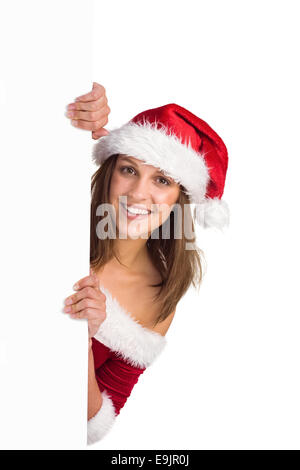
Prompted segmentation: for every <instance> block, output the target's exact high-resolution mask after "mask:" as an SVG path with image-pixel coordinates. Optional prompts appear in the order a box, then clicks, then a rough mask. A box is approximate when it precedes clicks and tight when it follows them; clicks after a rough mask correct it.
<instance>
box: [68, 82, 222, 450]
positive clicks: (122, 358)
mask: <svg viewBox="0 0 300 470" xmlns="http://www.w3.org/2000/svg"><path fill="white" fill-rule="evenodd" d="M109 112H110V109H109V107H108V106H107V98H106V96H105V89H104V88H103V87H102V86H101V85H99V84H97V83H94V85H93V91H92V92H91V93H88V94H87V95H83V96H81V97H79V98H77V99H76V101H75V103H73V104H71V105H69V106H68V113H67V116H68V117H69V118H72V124H73V125H75V126H76V127H79V128H82V129H86V130H91V131H92V137H93V138H94V139H99V137H100V139H99V140H98V142H97V144H96V145H95V147H94V151H93V160H94V162H95V163H96V164H97V165H99V169H98V170H97V171H96V172H95V174H94V175H93V177H92V203H91V247H90V266H91V268H90V276H87V277H85V278H83V279H81V280H80V281H79V282H78V283H77V285H75V286H74V289H75V290H77V293H76V294H73V295H71V296H69V297H68V298H67V299H66V300H65V303H66V307H65V309H64V311H65V312H66V313H70V314H71V317H72V318H87V320H88V330H89V338H90V342H89V382H88V443H93V442H96V441H97V440H99V439H101V438H102V437H103V436H104V435H105V434H106V433H107V432H108V430H109V429H110V427H111V425H112V424H113V422H114V420H115V417H116V416H117V415H118V414H119V412H120V409H121V408H122V407H123V406H124V404H125V402H126V400H127V399H128V397H129V395H130V393H131V390H132V388H133V386H134V384H135V383H136V382H137V381H138V379H139V376H140V375H141V374H142V373H143V372H144V371H145V369H146V368H147V367H149V366H150V365H151V364H152V363H153V361H154V360H155V359H156V357H157V356H158V355H159V354H160V353H161V351H162V350H163V348H164V347H165V344H166V340H165V335H166V333H167V331H168V329H169V327H170V324H171V322H172V320H173V318H174V314H175V310H176V305H177V303H178V301H179V300H180V299H181V298H182V296H183V295H184V294H185V292H186V291H187V289H188V288H189V286H190V285H191V284H193V285H194V286H197V285H198V286H199V285H200V282H201V278H202V265H201V251H200V250H199V249H197V247H196V244H195V236H194V224H193V218H192V213H191V209H190V203H194V204H196V208H195V220H196V221H197V222H198V223H199V224H200V225H202V226H203V227H218V228H221V227H223V226H224V225H225V224H227V223H228V215H229V213H228V208H227V205H226V203H225V202H224V201H222V200H221V196H222V193H223V189H224V184H225V176H226V172H227V163H228V156H227V150H226V147H225V145H224V143H223V141H222V140H221V138H220V137H219V136H218V135H217V134H216V133H215V132H214V131H213V130H212V129H211V128H210V127H209V126H208V124H206V123H205V122H204V121H203V120H201V119H199V118H198V117H197V116H195V115H193V114H192V113H190V112H189V111H187V110H186V109H184V108H182V107H180V106H178V105H176V104H169V105H166V106H162V107H160V108H154V109H150V110H147V111H145V112H142V113H140V114H138V115H137V116H135V117H134V118H133V119H131V120H130V121H129V122H128V123H127V124H125V125H124V126H122V127H121V128H119V129H114V130H112V131H111V132H108V131H107V130H106V129H104V127H103V126H104V125H106V124H107V122H108V118H107V117H108V114H109Z"/></svg>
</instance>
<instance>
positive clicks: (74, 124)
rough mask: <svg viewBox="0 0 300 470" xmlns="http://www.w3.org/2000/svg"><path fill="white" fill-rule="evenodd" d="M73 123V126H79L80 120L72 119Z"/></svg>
mask: <svg viewBox="0 0 300 470" xmlns="http://www.w3.org/2000/svg"><path fill="white" fill-rule="evenodd" d="M71 124H72V126H74V127H77V126H78V122H77V121H76V119H73V120H72V121H71Z"/></svg>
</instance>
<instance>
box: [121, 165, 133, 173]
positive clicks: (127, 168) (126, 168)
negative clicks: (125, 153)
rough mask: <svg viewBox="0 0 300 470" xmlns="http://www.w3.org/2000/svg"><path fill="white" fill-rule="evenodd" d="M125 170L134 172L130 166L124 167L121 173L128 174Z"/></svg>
mask: <svg viewBox="0 0 300 470" xmlns="http://www.w3.org/2000/svg"><path fill="white" fill-rule="evenodd" d="M124 170H132V171H134V169H133V168H131V167H130V166H123V167H122V168H121V173H127V171H124Z"/></svg>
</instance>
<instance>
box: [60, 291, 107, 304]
mask: <svg viewBox="0 0 300 470" xmlns="http://www.w3.org/2000/svg"><path fill="white" fill-rule="evenodd" d="M85 298H86V299H101V298H102V296H101V292H100V290H99V289H96V288H95V287H84V288H83V289H81V290H80V291H79V292H76V294H72V295H70V296H69V297H66V299H65V305H72V304H76V303H77V302H79V300H81V299H85Z"/></svg>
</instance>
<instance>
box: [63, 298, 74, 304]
mask: <svg viewBox="0 0 300 470" xmlns="http://www.w3.org/2000/svg"><path fill="white" fill-rule="evenodd" d="M72 303H73V300H72V299H65V305H71V304H72Z"/></svg>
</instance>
